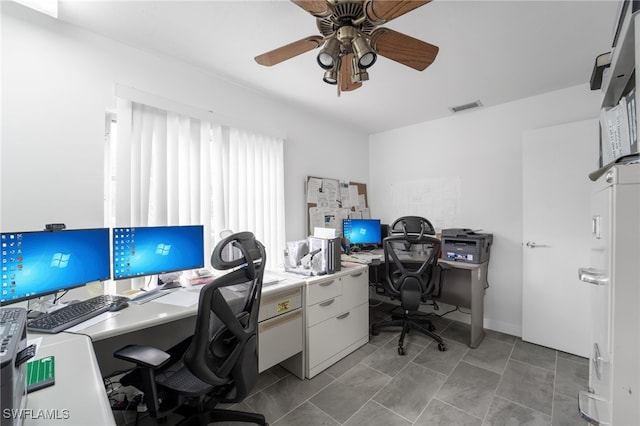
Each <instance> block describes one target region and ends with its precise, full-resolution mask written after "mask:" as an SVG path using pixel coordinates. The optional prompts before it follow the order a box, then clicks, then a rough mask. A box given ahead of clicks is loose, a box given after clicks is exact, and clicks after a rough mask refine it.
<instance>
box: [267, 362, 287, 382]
mask: <svg viewBox="0 0 640 426" xmlns="http://www.w3.org/2000/svg"><path fill="white" fill-rule="evenodd" d="M267 371H268V372H269V373H271V374H273V375H275V376H276V377H279V378H281V379H282V378H283V377H286V376H288V375H289V374H291V372H290V371H289V370H287V369H286V368H284V367H282V366H280V365H274V366H273V367H271V368H270V369H268V370H267ZM265 373H266V371H265Z"/></svg>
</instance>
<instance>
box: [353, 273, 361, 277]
mask: <svg viewBox="0 0 640 426" xmlns="http://www.w3.org/2000/svg"><path fill="white" fill-rule="evenodd" d="M360 275H362V272H358V273H357V274H351V276H352V277H359V276H360Z"/></svg>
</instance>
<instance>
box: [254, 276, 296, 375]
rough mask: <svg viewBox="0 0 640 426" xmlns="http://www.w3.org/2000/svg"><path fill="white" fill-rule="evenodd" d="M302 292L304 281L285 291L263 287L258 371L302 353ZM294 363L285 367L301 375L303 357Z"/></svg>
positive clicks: (259, 327) (259, 325)
mask: <svg viewBox="0 0 640 426" xmlns="http://www.w3.org/2000/svg"><path fill="white" fill-rule="evenodd" d="M302 293H303V286H302V285H300V286H298V287H294V288H288V289H284V290H282V291H271V292H267V291H264V290H263V295H262V299H261V301H260V314H259V317H258V321H259V324H258V336H259V338H258V346H259V349H258V353H259V354H260V356H259V357H258V371H260V372H262V371H264V370H267V369H268V368H271V367H273V366H274V365H276V364H279V363H281V362H283V361H285V360H287V359H289V358H291V357H293V356H294V355H296V354H302V350H303V347H304V336H303V332H304V329H303V327H304V326H303V315H302ZM300 357H301V358H302V355H300ZM293 365H295V367H291V366H290V365H288V364H287V365H285V367H287V368H289V369H291V370H292V372H293V373H294V374H296V375H297V376H299V377H300V378H302V377H301V376H302V367H301V365H302V359H300V362H297V363H295V364H293ZM298 366H299V367H298ZM298 370H299V371H298Z"/></svg>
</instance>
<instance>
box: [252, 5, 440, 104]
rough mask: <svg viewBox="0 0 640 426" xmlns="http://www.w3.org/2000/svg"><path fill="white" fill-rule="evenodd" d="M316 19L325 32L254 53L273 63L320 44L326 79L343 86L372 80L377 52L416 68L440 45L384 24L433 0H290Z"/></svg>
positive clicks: (428, 62) (433, 55)
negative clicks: (260, 52)
mask: <svg viewBox="0 0 640 426" xmlns="http://www.w3.org/2000/svg"><path fill="white" fill-rule="evenodd" d="M291 1H292V2H293V3H295V4H296V5H298V6H299V7H301V8H302V9H304V10H305V11H307V12H309V13H310V14H311V15H313V16H314V17H315V18H316V23H317V26H318V30H320V34H321V35H312V36H309V37H305V38H303V39H301V40H298V41H294V42H293V43H289V44H287V45H285V46H282V47H279V48H277V49H274V50H271V51H269V52H266V53H263V54H262V55H259V56H256V57H255V60H256V62H257V63H259V64H260V65H265V66H272V65H275V64H278V63H280V62H283V61H286V60H288V59H291V58H293V57H296V56H298V55H301V54H303V53H306V52H308V51H310V50H313V49H317V48H321V49H320V53H318V56H317V61H318V65H320V67H321V68H322V69H324V70H325V72H324V77H323V80H324V81H325V82H326V83H328V84H334V85H337V87H338V94H340V91H350V90H355V89H357V88H358V87H360V86H362V82H363V81H366V80H368V79H369V74H368V72H367V69H368V68H369V67H370V66H372V65H373V64H374V63H375V62H376V59H377V56H378V55H380V56H383V57H385V58H388V59H391V60H393V61H396V62H398V63H400V64H402V65H406V66H408V67H411V68H413V69H416V70H418V71H422V70H424V69H425V68H427V67H428V66H429V65H431V64H432V63H433V61H434V60H435V58H436V56H437V55H438V47H437V46H434V45H432V44H429V43H426V42H424V41H421V40H418V39H416V38H413V37H410V36H408V35H405V34H403V33H400V32H397V31H394V30H391V29H389V28H384V27H380V25H382V24H385V23H387V22H389V21H391V20H392V19H395V18H397V17H399V16H401V15H404V14H405V13H407V12H410V11H412V10H414V9H416V8H418V7H420V6H423V5H425V4H427V3H429V2H431V0H291Z"/></svg>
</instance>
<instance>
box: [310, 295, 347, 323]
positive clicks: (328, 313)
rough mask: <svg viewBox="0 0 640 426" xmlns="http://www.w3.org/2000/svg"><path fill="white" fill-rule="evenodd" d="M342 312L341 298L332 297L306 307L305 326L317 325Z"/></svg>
mask: <svg viewBox="0 0 640 426" xmlns="http://www.w3.org/2000/svg"><path fill="white" fill-rule="evenodd" d="M340 312H342V296H338V297H334V298H332V299H328V300H325V301H323V302H320V303H316V304H315V305H313V306H309V307H307V325H308V326H312V325H314V324H318V323H320V322H322V321H324V320H327V319H329V318H331V317H335V316H337V315H338V314H340Z"/></svg>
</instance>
